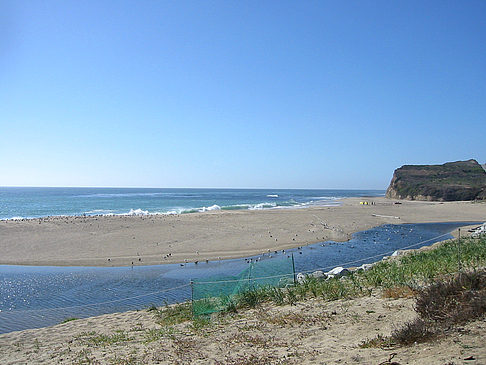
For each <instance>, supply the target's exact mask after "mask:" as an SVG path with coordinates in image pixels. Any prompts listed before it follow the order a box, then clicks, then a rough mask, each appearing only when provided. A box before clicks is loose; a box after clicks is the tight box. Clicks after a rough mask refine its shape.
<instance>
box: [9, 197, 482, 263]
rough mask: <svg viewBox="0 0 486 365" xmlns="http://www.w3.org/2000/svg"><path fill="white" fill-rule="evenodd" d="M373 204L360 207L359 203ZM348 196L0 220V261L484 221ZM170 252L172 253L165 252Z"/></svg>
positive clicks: (477, 207)
mask: <svg viewBox="0 0 486 365" xmlns="http://www.w3.org/2000/svg"><path fill="white" fill-rule="evenodd" d="M364 200H367V201H369V202H374V205H361V204H360V201H364ZM395 202H396V201H395V200H388V199H385V198H373V199H371V198H370V199H365V198H347V199H343V200H342V202H341V203H342V204H341V205H340V206H331V207H313V208H303V209H273V210H262V211H217V212H206V213H194V214H183V215H153V216H113V217H107V216H96V217H50V218H42V219H32V220H24V221H13V220H10V221H0V264H21V265H59V266H72V265H80V266H128V265H132V263H133V265H151V264H163V263H174V262H184V261H185V260H187V261H189V262H193V261H202V260H206V259H209V260H216V259H218V258H219V259H226V258H235V257H245V256H250V255H256V254H260V253H264V252H267V251H269V250H270V251H273V250H278V249H285V248H291V247H297V246H302V245H307V244H311V243H315V242H320V241H323V240H329V239H331V240H336V241H345V240H347V239H349V238H350V236H351V234H352V233H354V232H357V231H362V230H365V229H369V228H371V227H375V226H379V225H382V224H385V223H394V224H399V223H421V222H452V221H481V222H484V221H485V220H486V203H472V202H448V203H438V202H417V201H401V204H394V203H395ZM169 254H170V255H169Z"/></svg>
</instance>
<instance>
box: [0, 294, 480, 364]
mask: <svg viewBox="0 0 486 365" xmlns="http://www.w3.org/2000/svg"><path fill="white" fill-rule="evenodd" d="M415 315H416V314H415V312H414V311H413V299H410V298H406V299H404V298H401V299H396V300H392V299H383V298H381V296H380V295H379V293H375V294H374V295H372V296H369V297H362V298H357V299H352V300H338V301H334V302H323V301H322V300H319V299H311V300H307V301H305V302H301V303H297V305H294V306H290V305H286V306H281V307H278V306H270V305H264V306H262V307H261V308H258V309H254V310H248V311H242V312H240V313H238V314H236V315H233V316H230V315H226V316H224V317H221V318H220V319H219V320H215V321H214V322H212V324H210V325H209V326H207V327H203V328H200V329H197V328H195V327H194V326H193V325H192V322H186V323H182V324H178V325H174V326H171V327H167V326H166V327H163V326H161V325H159V324H157V321H156V318H155V316H154V312H148V311H146V310H143V311H138V312H135V311H132V312H126V313H116V314H108V315H103V316H100V317H93V318H87V319H79V320H75V321H72V322H68V323H65V324H59V325H56V326H53V327H49V328H42V329H35V330H26V331H21V332H12V333H8V334H3V335H0V363H1V364H88V363H89V364H233V365H237V364H238V365H244V364H248V365H249V364H327V365H330V364H375V365H378V364H391V363H390V362H388V363H387V362H385V361H387V360H388V359H389V358H390V356H391V355H392V354H396V355H395V356H394V358H393V360H392V361H395V362H394V364H401V365H404V364H428V365H434V364H436V365H446V364H456V365H459V364H486V346H485V342H484V339H485V338H486V319H482V320H477V321H474V322H472V323H469V324H467V325H464V326H461V327H459V328H456V329H451V330H449V331H448V333H447V335H446V336H443V337H441V338H439V339H438V340H435V341H433V342H429V343H424V344H415V345H411V346H406V347H396V348H385V349H382V348H360V346H359V345H360V344H362V343H363V342H364V341H366V340H368V339H372V338H374V337H376V336H377V335H384V336H387V335H389V334H390V333H391V331H393V330H394V329H396V328H398V327H400V326H401V325H402V324H404V323H405V322H406V321H409V320H411V319H413V318H414V317H415ZM102 335H104V336H105V337H102ZM468 358H469V360H467V359H468Z"/></svg>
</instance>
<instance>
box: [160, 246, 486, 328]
mask: <svg viewBox="0 0 486 365" xmlns="http://www.w3.org/2000/svg"><path fill="white" fill-rule="evenodd" d="M485 265H486V237H482V238H479V239H473V238H468V239H461V241H460V243H459V241H458V240H449V241H447V242H444V243H442V244H440V245H439V246H438V247H436V248H434V249H426V250H421V251H414V252H410V253H409V254H407V255H404V256H402V257H400V258H396V259H389V260H384V261H381V262H378V263H377V264H375V265H373V267H372V268H371V269H369V270H367V271H354V272H352V273H351V274H350V275H348V276H346V277H341V278H332V279H324V278H314V277H308V278H307V279H306V280H305V281H304V282H303V283H301V284H296V285H295V286H291V287H287V288H275V287H260V288H253V289H251V290H248V291H245V292H242V293H240V294H238V295H236V296H234V297H232V298H223V299H222V302H224V303H226V307H225V308H226V310H225V311H226V312H230V313H234V312H236V311H237V310H238V309H242V308H254V307H256V306H258V305H259V304H261V303H263V302H273V303H274V304H276V305H284V304H291V305H293V304H295V303H297V302H298V301H303V300H305V299H307V298H322V299H324V300H326V301H331V300H338V299H344V298H351V297H357V296H362V295H370V294H371V293H372V292H373V290H375V289H378V290H381V291H382V292H383V295H384V296H385V297H390V298H401V297H413V296H416V295H417V293H419V291H420V290H421V288H424V287H425V286H428V285H429V284H431V283H432V282H434V281H435V280H436V279H438V278H447V277H450V276H451V275H454V274H455V273H457V272H458V270H459V269H462V270H469V271H470V270H474V269H476V268H480V267H483V266H485ZM181 306H187V304H184V305H181ZM171 311H176V309H171ZM170 313H171V312H167V314H166V315H170ZM185 313H186V316H185V317H184V318H185V319H188V318H189V317H190V313H189V309H188V308H186V310H185Z"/></svg>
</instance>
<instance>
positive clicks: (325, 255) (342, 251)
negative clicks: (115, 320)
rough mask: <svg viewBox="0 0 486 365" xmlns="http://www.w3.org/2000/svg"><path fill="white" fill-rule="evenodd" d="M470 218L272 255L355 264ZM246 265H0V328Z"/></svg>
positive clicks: (300, 263)
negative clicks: (291, 255)
mask: <svg viewBox="0 0 486 365" xmlns="http://www.w3.org/2000/svg"><path fill="white" fill-rule="evenodd" d="M475 223H476V222H460V223H459V222H458V223H425V224H402V225H383V226H380V227H376V228H373V229H370V230H367V231H363V232H358V233H355V234H354V235H353V237H352V239H351V240H349V241H347V242H333V241H326V242H320V243H316V244H313V245H309V246H304V247H302V248H299V249H298V248H296V249H291V250H286V251H285V252H282V251H279V252H278V253H275V252H272V253H271V255H272V256H273V257H278V256H281V255H290V254H293V255H294V261H295V271H296V273H298V272H308V271H313V270H323V271H328V270H330V269H332V268H333V267H336V266H344V267H351V266H360V265H361V264H363V263H371V262H375V261H378V260H380V259H381V258H382V257H383V256H389V255H391V254H392V253H393V252H394V251H395V250H400V249H406V248H419V247H422V246H428V245H431V244H432V243H434V242H437V241H442V240H444V239H448V238H451V237H452V236H451V235H450V234H449V233H450V232H452V231H453V230H454V229H456V228H457V227H460V226H463V225H469V224H475ZM269 256H270V255H269V254H267V255H263V256H262V257H261V259H262V260H271V259H272V258H270V257H269ZM253 258H254V259H255V258H257V256H255V257H253ZM247 267H248V263H247V260H245V259H232V260H222V261H209V262H208V263H206V262H202V263H199V264H197V265H196V264H193V263H191V264H187V265H185V266H181V265H180V264H166V265H155V266H135V267H133V268H132V267H53V266H15V265H0V333H6V332H11V331H17V330H24V329H28V328H39V327H45V326H49V325H54V324H57V323H60V322H62V321H63V320H65V319H67V318H83V317H89V316H95V315H100V314H105V313H113V312H120V311H126V310H130V309H142V308H144V307H148V306H149V305H151V304H155V305H158V306H160V305H163V304H165V303H168V304H170V303H175V302H182V301H186V300H190V299H191V287H190V285H189V283H190V280H191V279H192V278H199V279H201V278H206V277H207V278H209V277H213V278H214V276H218V275H224V276H227V275H237V274H239V273H240V272H242V271H243V270H245V269H246V268H247Z"/></svg>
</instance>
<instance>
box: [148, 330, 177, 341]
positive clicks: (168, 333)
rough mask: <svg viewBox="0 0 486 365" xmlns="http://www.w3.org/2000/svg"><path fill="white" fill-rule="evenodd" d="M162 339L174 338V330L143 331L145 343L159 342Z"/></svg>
mask: <svg viewBox="0 0 486 365" xmlns="http://www.w3.org/2000/svg"><path fill="white" fill-rule="evenodd" d="M164 338H170V339H174V338H175V330H174V328H172V327H162V328H159V329H157V328H153V329H149V330H147V331H145V341H144V342H145V343H150V342H154V341H159V340H161V339H164Z"/></svg>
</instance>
